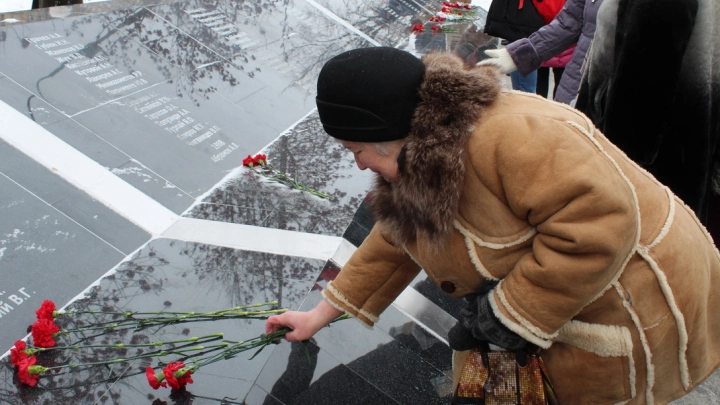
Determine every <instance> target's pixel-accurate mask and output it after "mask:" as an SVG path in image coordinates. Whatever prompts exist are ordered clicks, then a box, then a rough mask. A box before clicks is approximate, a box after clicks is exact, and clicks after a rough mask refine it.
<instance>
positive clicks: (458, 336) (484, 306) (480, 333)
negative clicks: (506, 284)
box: [448, 280, 527, 351]
mask: <svg viewBox="0 0 720 405" xmlns="http://www.w3.org/2000/svg"><path fill="white" fill-rule="evenodd" d="M497 284H498V282H497V281H489V280H488V281H485V282H484V283H483V284H482V285H481V286H480V289H479V290H478V294H477V295H471V296H468V297H466V299H467V300H468V305H467V307H466V308H465V309H463V310H462V311H461V312H460V319H459V320H458V323H457V324H456V325H455V326H453V327H452V328H451V329H450V331H449V332H448V344H449V345H450V348H452V349H453V350H458V351H462V350H470V349H472V348H475V347H478V346H480V345H481V344H483V342H487V343H492V344H494V345H497V346H500V347H502V348H505V349H507V350H510V351H517V350H521V349H523V348H525V346H526V345H527V341H526V340H525V339H523V338H522V337H520V335H518V334H517V333H515V332H513V331H511V330H510V329H508V328H507V327H506V326H505V325H503V324H502V323H501V322H500V320H499V319H498V318H497V317H496V316H495V314H494V313H493V311H492V307H491V306H490V300H489V299H488V293H489V292H490V291H491V290H492V289H493V288H495V286H496V285H497Z"/></svg>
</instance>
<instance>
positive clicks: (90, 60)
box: [0, 10, 175, 116]
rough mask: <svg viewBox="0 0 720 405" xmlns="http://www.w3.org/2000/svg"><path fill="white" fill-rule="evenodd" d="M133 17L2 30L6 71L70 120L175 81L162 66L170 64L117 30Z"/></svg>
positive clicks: (126, 13)
mask: <svg viewBox="0 0 720 405" xmlns="http://www.w3.org/2000/svg"><path fill="white" fill-rule="evenodd" d="M130 16H132V10H121V11H114V12H111V13H105V14H98V15H92V16H86V17H77V18H68V19H63V20H59V21H49V22H43V23H36V24H24V25H18V26H14V27H10V28H0V30H3V31H7V33H8V35H7V39H6V40H5V41H4V42H3V44H4V45H3V48H2V51H1V52H0V71H1V72H3V73H4V74H5V75H6V76H8V77H9V78H10V79H12V80H14V81H15V82H17V83H18V84H20V85H21V86H23V87H24V88H26V89H28V91H30V92H32V93H33V94H34V95H36V96H38V97H41V98H42V99H44V100H45V101H47V102H48V103H50V104H51V105H52V106H54V107H55V108H57V109H58V110H59V111H62V112H63V113H65V114H66V115H68V116H72V115H74V114H77V113H79V112H82V111H85V110H87V109H91V108H94V107H97V106H98V105H101V104H103V103H106V102H109V101H111V100H114V99H117V98H119V97H122V96H124V95H127V94H131V93H133V92H135V91H138V90H140V89H143V88H148V87H150V86H152V85H154V84H156V83H159V82H163V81H165V80H167V79H168V78H170V77H172V76H174V75H175V73H174V69H173V68H171V67H169V66H162V65H160V64H165V65H167V63H166V62H164V61H162V60H161V59H160V58H158V57H157V56H156V55H154V54H153V53H152V52H151V51H150V50H148V49H147V48H145V47H143V46H142V45H140V44H138V43H136V42H134V41H131V40H130V39H129V38H128V37H127V36H124V35H122V34H121V33H120V32H118V31H117V30H116V28H115V27H116V26H117V25H118V24H122V23H123V22H124V21H125V20H127V19H128V18H129V17H130ZM18 60H22V61H23V63H17V61H18ZM69 92H71V93H72V96H71V97H69V95H70V94H69Z"/></svg>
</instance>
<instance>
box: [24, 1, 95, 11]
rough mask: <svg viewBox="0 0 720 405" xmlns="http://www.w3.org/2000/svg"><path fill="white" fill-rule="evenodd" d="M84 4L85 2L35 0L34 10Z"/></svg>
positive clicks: (33, 3)
mask: <svg viewBox="0 0 720 405" xmlns="http://www.w3.org/2000/svg"><path fill="white" fill-rule="evenodd" d="M73 4H83V0H33V2H32V9H33V10H34V9H38V8H46V7H56V6H70V5H73Z"/></svg>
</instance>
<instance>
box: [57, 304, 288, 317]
mask: <svg viewBox="0 0 720 405" xmlns="http://www.w3.org/2000/svg"><path fill="white" fill-rule="evenodd" d="M277 304H278V302H277V301H269V302H263V303H260V304H251V305H241V306H236V307H232V308H227V309H223V310H220V311H212V312H166V311H158V312H132V311H54V312H53V316H55V317H57V316H62V315H76V314H105V315H123V316H126V317H131V316H136V315H185V316H212V315H219V314H222V313H225V312H233V311H239V310H241V309H246V308H257V307H265V306H272V305H277Z"/></svg>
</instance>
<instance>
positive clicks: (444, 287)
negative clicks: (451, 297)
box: [440, 281, 455, 294]
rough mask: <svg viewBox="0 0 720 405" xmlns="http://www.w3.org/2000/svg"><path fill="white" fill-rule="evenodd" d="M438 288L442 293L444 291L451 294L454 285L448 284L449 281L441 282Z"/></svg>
mask: <svg viewBox="0 0 720 405" xmlns="http://www.w3.org/2000/svg"><path fill="white" fill-rule="evenodd" d="M440 288H442V290H443V291H445V292H446V293H448V294H452V293H454V292H455V284H453V283H451V282H449V281H443V282H442V283H441V284H440Z"/></svg>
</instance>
